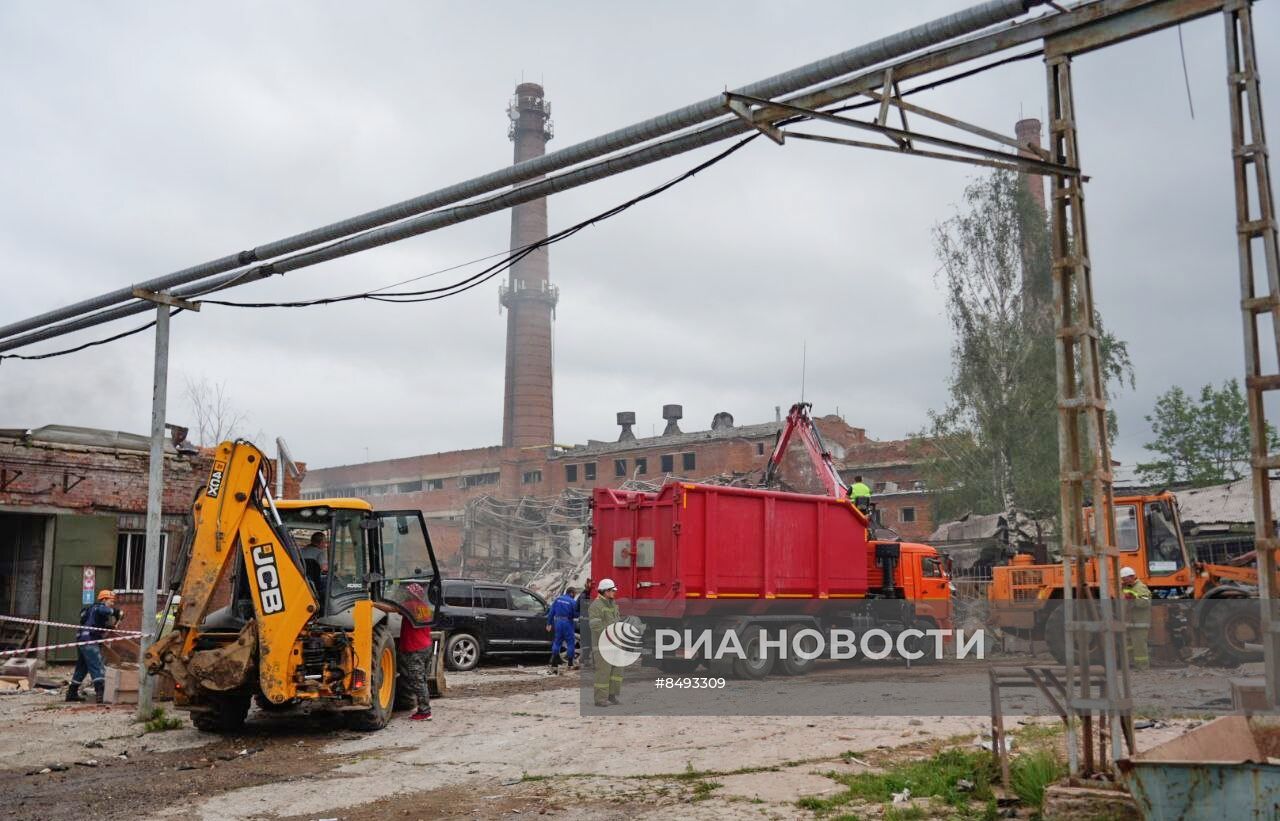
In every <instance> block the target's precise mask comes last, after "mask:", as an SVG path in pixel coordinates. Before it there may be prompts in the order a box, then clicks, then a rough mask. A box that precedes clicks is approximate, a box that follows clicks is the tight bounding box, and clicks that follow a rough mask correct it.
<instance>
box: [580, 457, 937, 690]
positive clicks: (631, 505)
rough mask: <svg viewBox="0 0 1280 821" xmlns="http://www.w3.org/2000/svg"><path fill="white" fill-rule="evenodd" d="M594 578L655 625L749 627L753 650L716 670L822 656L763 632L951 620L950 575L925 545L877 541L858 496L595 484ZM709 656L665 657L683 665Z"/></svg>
mask: <svg viewBox="0 0 1280 821" xmlns="http://www.w3.org/2000/svg"><path fill="white" fill-rule="evenodd" d="M593 505H594V509H593V516H592V523H593V526H592V562H591V577H592V578H593V579H596V580H599V579H603V578H611V579H613V580H614V582H615V583H616V584H617V585H618V598H619V599H620V600H622V602H623V612H624V614H627V615H636V616H638V617H639V618H641V619H642V620H643V621H644V622H645V623H646V624H647V625H649V626H651V627H654V626H660V625H663V624H666V625H671V626H676V625H678V626H679V627H680V628H682V629H688V628H689V627H690V626H691V625H705V626H707V627H709V628H710V629H712V630H715V631H718V632H721V633H722V632H724V631H733V632H736V633H738V634H739V635H741V636H742V644H743V647H744V649H745V650H746V655H747V656H748V658H746V659H739V660H736V661H733V662H732V663H730V664H725V663H722V662H719V661H717V662H715V663H714V664H711V663H709V664H708V666H709V667H711V672H712V673H713V674H715V675H735V676H737V677H742V678H762V677H764V676H766V675H768V674H769V673H770V672H773V671H775V669H776V671H777V672H782V673H786V674H790V675H798V674H802V673H805V672H807V671H808V669H809V668H810V667H811V666H812V665H813V663H814V662H813V661H812V660H806V659H803V658H799V657H795V656H794V655H791V654H788V655H791V657H788V658H782V657H777V658H775V656H780V655H781V654H777V653H772V652H763V651H761V648H760V647H759V646H758V641H757V638H756V637H757V636H758V635H759V634H760V631H761V630H762V629H763V630H766V631H773V632H774V633H775V634H777V635H779V636H780V637H781V636H785V635H787V634H793V635H794V634H795V633H797V632H799V631H801V630H806V629H808V630H817V631H819V632H820V633H821V634H823V635H829V634H830V633H831V631H832V630H835V629H837V628H849V629H855V630H857V629H861V630H866V629H868V628H869V627H873V626H874V627H877V628H880V629H883V630H885V631H887V632H889V633H890V634H898V633H901V632H902V631H907V630H924V629H929V628H933V629H942V630H947V629H950V626H951V621H950V615H951V614H950V595H951V594H950V580H949V579H948V577H947V573H946V571H945V569H944V567H943V563H942V561H941V559H940V558H939V557H938V553H937V551H936V550H934V549H933V548H932V547H929V546H928V545H923V544H911V543H907V542H898V541H873V540H869V538H868V532H869V526H870V522H869V519H868V517H867V515H866V514H865V513H864V512H863V511H862V510H859V509H858V508H857V507H856V506H855V505H854V504H853V502H852V501H850V500H849V499H848V498H840V497H837V496H819V495H811V494H803V493H788V492H778V491H772V490H759V489H749V488H735V487H721V486H715V485H704V484H696V483H686V482H681V483H673V484H668V485H666V486H665V487H663V488H662V489H661V490H659V491H658V492H657V493H645V492H635V491H623V490H610V489H607V488H597V489H596V491H595V494H594V498H593ZM699 663H700V661H699V660H698V659H690V658H666V659H663V660H662V661H661V662H659V666H660V667H662V668H663V669H664V670H666V671H667V672H670V673H674V674H687V673H689V672H692V671H693V670H694V669H696V667H697V666H698V664H699Z"/></svg>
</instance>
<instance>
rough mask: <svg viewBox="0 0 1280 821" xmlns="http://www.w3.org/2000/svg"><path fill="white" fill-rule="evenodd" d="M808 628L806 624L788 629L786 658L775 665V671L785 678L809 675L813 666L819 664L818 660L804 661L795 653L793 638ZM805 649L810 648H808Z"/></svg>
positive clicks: (793, 625) (795, 625)
mask: <svg viewBox="0 0 1280 821" xmlns="http://www.w3.org/2000/svg"><path fill="white" fill-rule="evenodd" d="M808 626H809V625H804V624H792V625H789V626H788V627H787V653H786V657H785V658H780V659H778V661H777V663H776V664H775V665H774V668H773V669H774V670H776V671H777V672H779V673H781V674H782V675H784V676H805V675H808V674H809V671H810V670H812V669H813V666H814V665H815V664H817V662H818V660H817V659H802V658H800V657H798V656H796V655H795V653H794V652H793V649H794V648H793V645H792V639H791V637H792V636H793V635H795V634H796V633H798V632H800V631H801V630H804V629H806V628H807V627H808ZM805 649H809V648H807V647H806V648H805Z"/></svg>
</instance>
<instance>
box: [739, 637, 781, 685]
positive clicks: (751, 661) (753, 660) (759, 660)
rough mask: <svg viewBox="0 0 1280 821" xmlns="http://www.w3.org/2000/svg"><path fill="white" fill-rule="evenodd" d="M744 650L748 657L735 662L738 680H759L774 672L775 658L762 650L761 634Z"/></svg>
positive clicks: (743, 648) (745, 646) (746, 645)
mask: <svg viewBox="0 0 1280 821" xmlns="http://www.w3.org/2000/svg"><path fill="white" fill-rule="evenodd" d="M742 650H743V652H745V653H746V654H747V657H746V658H745V659H735V660H734V662H733V673H734V675H736V676H737V677H738V678H749V679H757V680H758V679H762V678H764V677H765V676H767V675H769V673H770V672H771V671H772V670H773V662H774V658H773V656H771V655H769V654H767V653H765V652H763V651H762V650H761V648H760V635H759V633H757V634H756V636H755V637H754V638H752V639H751V640H750V641H748V642H747V643H746V644H745V645H743V647H742Z"/></svg>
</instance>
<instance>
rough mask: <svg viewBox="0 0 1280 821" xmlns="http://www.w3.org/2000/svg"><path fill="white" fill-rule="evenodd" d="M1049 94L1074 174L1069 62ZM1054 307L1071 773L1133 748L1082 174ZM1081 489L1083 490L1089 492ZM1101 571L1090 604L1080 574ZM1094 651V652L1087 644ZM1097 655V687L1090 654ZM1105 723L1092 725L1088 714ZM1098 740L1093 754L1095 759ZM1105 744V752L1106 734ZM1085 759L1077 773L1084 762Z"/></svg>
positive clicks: (1062, 183) (1055, 131) (1059, 224)
mask: <svg viewBox="0 0 1280 821" xmlns="http://www.w3.org/2000/svg"><path fill="white" fill-rule="evenodd" d="M1045 68H1046V70H1047V75H1048V86H1049V88H1048V90H1049V150H1050V152H1051V157H1052V159H1053V161H1054V162H1057V163H1061V164H1064V165H1067V166H1071V167H1073V168H1080V167H1081V165H1080V156H1079V146H1078V143H1077V128H1076V121H1075V106H1074V100H1073V95H1072V83H1071V58H1070V57H1069V56H1066V55H1058V56H1054V57H1051V58H1049V59H1047V60H1046V61H1045ZM1050 179H1051V190H1052V205H1051V209H1052V210H1051V217H1052V220H1051V225H1052V232H1051V235H1052V248H1053V250H1052V253H1053V303H1054V305H1053V308H1054V325H1055V337H1056V338H1055V357H1056V361H1057V380H1058V463H1059V479H1060V487H1061V505H1062V566H1063V607H1064V608H1065V612H1064V615H1065V616H1066V622H1065V623H1066V628H1067V634H1068V637H1069V640H1068V641H1067V642H1066V682H1065V689H1066V695H1067V706H1068V708H1069V710H1070V712H1071V713H1072V714H1073V715H1075V716H1078V717H1079V719H1080V720H1079V728H1078V729H1079V730H1080V731H1081V732H1083V734H1084V738H1083V743H1082V744H1080V745H1079V749H1082V750H1083V751H1084V761H1083V762H1081V761H1080V760H1079V756H1078V751H1077V743H1076V736H1075V733H1076V732H1077V727H1076V723H1075V722H1068V725H1067V732H1068V734H1069V736H1070V737H1069V739H1068V744H1067V749H1068V751H1069V756H1070V761H1069V763H1070V766H1071V773H1072V775H1078V774H1081V772H1083V773H1084V774H1092V773H1094V772H1097V771H1106V770H1107V769H1109V765H1110V761H1111V760H1113V759H1117V758H1119V757H1120V744H1119V739H1120V738H1124V739H1125V740H1126V741H1127V742H1128V747H1129V749H1130V751H1132V750H1133V720H1132V709H1133V706H1132V700H1131V698H1130V688H1129V664H1128V657H1127V649H1126V643H1125V625H1124V621H1123V620H1122V610H1121V608H1120V607H1118V606H1117V602H1118V601H1120V588H1119V570H1120V566H1119V565H1120V556H1119V552H1118V551H1117V549H1116V538H1115V532H1116V530H1115V510H1114V507H1113V502H1114V494H1113V491H1112V476H1111V452H1110V447H1109V445H1108V442H1107V400H1106V393H1105V390H1104V382H1105V380H1104V378H1103V376H1102V363H1101V361H1100V359H1101V353H1100V350H1099V332H1098V328H1097V325H1096V324H1095V322H1094V317H1095V311H1094V305H1093V279H1092V272H1091V265H1090V262H1089V248H1088V242H1087V233H1086V230H1085V211H1084V185H1083V180H1082V178H1081V177H1079V176H1066V175H1060V174H1055V175H1053V176H1052V177H1051V178H1050ZM1086 490H1087V491H1088V494H1086ZM1086 502H1089V503H1091V504H1092V507H1093V512H1094V515H1093V526H1094V527H1093V529H1094V532H1093V537H1092V538H1088V537H1087V536H1086V534H1085V516H1084V508H1085V504H1086ZM1090 559H1092V560H1094V562H1095V563H1096V565H1097V568H1098V586H1097V590H1098V595H1097V598H1093V596H1092V595H1091V593H1090V588H1089V586H1088V579H1087V576H1086V573H1085V568H1086V566H1087V564H1088V561H1089V560H1090ZM1095 640H1096V641H1097V644H1098V648H1097V649H1096V650H1094V649H1092V648H1091V645H1093V644H1094V641H1095ZM1099 651H1100V655H1101V656H1102V662H1103V663H1102V673H1103V675H1102V679H1101V680H1100V681H1097V682H1096V689H1095V680H1094V679H1095V676H1094V674H1093V672H1092V670H1093V666H1092V665H1093V659H1091V658H1090V655H1091V654H1095V653H1099ZM1095 712H1096V713H1098V714H1099V717H1100V718H1101V719H1102V720H1101V721H1100V722H1099V723H1098V725H1097V726H1096V728H1095V725H1094V720H1093V717H1094V713H1095ZM1095 730H1096V741H1097V749H1098V755H1097V758H1096V759H1095V758H1094V755H1093V748H1094V740H1095ZM1108 730H1109V731H1110V732H1109V734H1110V737H1111V739H1112V743H1111V745H1110V752H1111V754H1110V756H1108V754H1107V749H1108V744H1107V735H1108V732H1107V731H1108ZM1082 763H1083V768H1082V767H1081V764H1082Z"/></svg>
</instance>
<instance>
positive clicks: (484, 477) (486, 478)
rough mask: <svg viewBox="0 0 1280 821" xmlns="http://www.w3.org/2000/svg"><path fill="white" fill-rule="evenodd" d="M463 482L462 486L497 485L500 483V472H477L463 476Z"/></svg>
mask: <svg viewBox="0 0 1280 821" xmlns="http://www.w3.org/2000/svg"><path fill="white" fill-rule="evenodd" d="M461 484H462V487H478V486H479V485H496V484H498V474H496V473H476V474H474V475H471V476H463V477H462V483H461Z"/></svg>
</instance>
